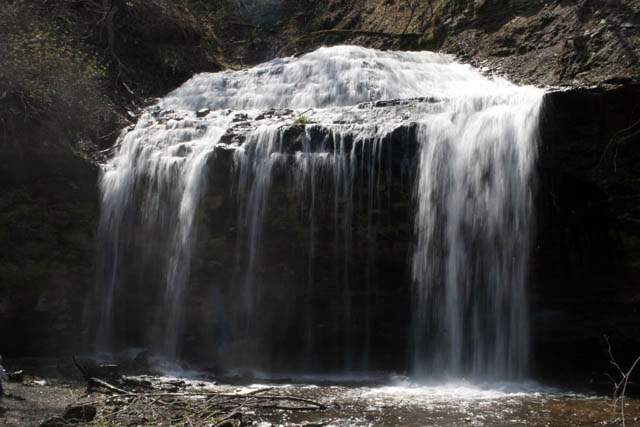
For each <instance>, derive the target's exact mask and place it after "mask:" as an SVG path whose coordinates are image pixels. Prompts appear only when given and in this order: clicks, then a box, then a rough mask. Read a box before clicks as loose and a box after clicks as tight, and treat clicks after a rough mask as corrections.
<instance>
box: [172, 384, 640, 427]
mask: <svg viewBox="0 0 640 427" xmlns="http://www.w3.org/2000/svg"><path fill="white" fill-rule="evenodd" d="M169 378H173V377H169ZM270 378H271V379H267V378H263V379H258V378H256V379H254V380H253V381H247V380H246V379H244V380H239V379H238V377H236V380H237V381H239V382H242V383H243V384H244V385H216V384H213V383H211V382H209V381H201V380H187V383H188V388H189V390H202V391H217V392H223V393H247V392H251V391H255V390H260V389H266V388H269V390H268V394H270V395H281V396H282V395H284V396H295V397H299V398H304V399H309V400H312V401H315V402H318V403H321V404H323V405H325V406H326V407H327V409H324V410H293V411H291V410H279V409H253V410H249V411H244V413H245V414H248V415H249V416H250V417H252V418H253V419H254V420H256V421H257V422H258V423H257V425H260V426H283V425H284V426H289V425H290V426H293V425H295V426H299V425H307V426H311V425H314V426H315V425H323V426H524V425H527V426H529V425H533V426H587V425H588V426H593V425H622V418H621V411H620V409H621V404H622V402H621V401H618V402H617V405H616V406H615V409H614V401H613V399H612V398H611V396H605V395H602V394H595V393H592V392H586V391H582V392H575V391H570V390H568V389H566V388H559V387H551V386H545V385H543V384H540V383H537V382H532V381H529V382H527V381H522V382H517V383H516V382H494V383H471V382H468V381H465V380H459V379H454V380H451V381H443V382H438V383H417V382H414V381H412V380H410V379H409V378H406V377H402V376H393V375H391V376H389V375H386V376H383V375H377V376H376V375H373V376H371V375H368V376H364V375H362V374H354V375H353V376H349V375H341V376H313V375H309V376H297V377H294V378H284V377H280V378H276V377H273V376H270ZM223 381H224V379H223ZM227 381H231V382H233V377H232V378H227ZM252 382H254V383H252ZM624 404H625V424H626V425H639V420H640V400H639V399H637V398H628V399H625V400H624Z"/></svg>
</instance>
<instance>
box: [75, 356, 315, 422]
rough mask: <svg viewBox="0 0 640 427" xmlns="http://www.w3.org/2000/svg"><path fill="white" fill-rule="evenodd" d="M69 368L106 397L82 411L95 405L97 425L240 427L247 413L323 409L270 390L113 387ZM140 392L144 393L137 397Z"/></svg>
mask: <svg viewBox="0 0 640 427" xmlns="http://www.w3.org/2000/svg"><path fill="white" fill-rule="evenodd" d="M73 362H74V364H75V365H76V367H77V368H78V370H79V371H80V372H81V373H82V375H83V377H84V378H85V380H86V381H87V385H88V392H89V393H90V394H91V393H92V392H99V393H104V394H105V395H106V396H105V397H103V398H100V399H96V400H93V401H89V402H82V404H84V405H96V407H97V408H98V415H97V416H96V422H98V423H100V422H104V423H111V424H115V425H120V424H129V425H134V424H138V423H139V424H148V423H149V422H151V423H153V424H180V425H214V426H219V427H222V426H235V427H238V426H244V425H247V423H248V422H249V418H248V415H247V412H250V413H252V414H256V413H259V412H260V411H267V412H268V411H271V410H279V411H319V410H325V409H327V406H326V405H324V404H323V403H321V402H317V401H314V400H311V399H306V398H302V397H299V396H288V395H282V394H275V393H273V391H274V388H273V387H264V388H260V389H256V390H250V391H247V392H243V393H228V392H227V393H224V392H219V391H209V390H207V391H204V390H203V391H197V390H188V389H187V390H184V391H174V389H173V388H171V389H169V391H167V390H166V389H165V387H166V386H172V387H180V386H181V387H187V385H186V384H185V383H184V382H182V381H180V382H162V383H158V384H156V383H155V382H153V380H152V379H147V378H146V377H145V378H136V377H123V376H120V377H119V379H118V380H117V385H115V384H113V383H112V382H109V381H106V380H105V379H102V378H97V377H94V376H91V373H92V369H91V368H90V367H87V366H84V365H83V364H82V363H80V362H79V361H78V360H77V359H76V358H75V357H74V358H73ZM141 389H142V391H141Z"/></svg>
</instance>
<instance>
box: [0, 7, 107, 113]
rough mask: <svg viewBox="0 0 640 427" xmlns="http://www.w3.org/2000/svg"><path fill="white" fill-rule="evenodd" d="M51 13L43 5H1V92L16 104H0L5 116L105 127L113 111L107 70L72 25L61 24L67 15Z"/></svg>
mask: <svg viewBox="0 0 640 427" xmlns="http://www.w3.org/2000/svg"><path fill="white" fill-rule="evenodd" d="M46 12H47V11H46V10H43V9H42V5H41V4H40V2H32V1H28V0H15V1H12V2H2V3H1V4H0V33H1V34H3V35H5V36H3V37H1V38H0V52H3V53H2V57H1V59H0V61H1V63H0V87H1V88H2V90H3V92H6V95H5V96H8V97H9V98H10V99H13V100H14V102H13V104H11V103H8V102H5V103H3V104H0V107H2V111H0V112H2V113H5V114H6V113H7V112H12V111H11V110H12V109H13V112H14V113H16V112H19V113H22V114H24V113H26V114H27V116H35V115H38V114H42V113H46V114H48V115H49V116H51V115H53V116H54V117H55V118H56V119H71V120H73V121H83V122H84V123H85V124H92V123H93V122H99V121H101V120H102V119H103V118H104V116H105V115H107V114H108V111H109V108H108V104H109V101H108V99H106V97H105V96H104V95H103V90H102V86H103V82H104V79H105V76H106V74H107V70H106V67H105V65H104V64H103V63H102V61H101V60H100V58H99V57H98V55H97V54H96V53H95V52H94V51H93V50H92V49H91V48H90V47H89V46H87V45H85V44H83V43H82V42H81V41H80V40H79V37H77V35H75V34H72V33H71V29H70V28H68V27H69V25H67V28H65V27H63V26H62V25H60V24H58V21H59V20H57V19H56V18H63V17H62V16H50V15H47V13H46Z"/></svg>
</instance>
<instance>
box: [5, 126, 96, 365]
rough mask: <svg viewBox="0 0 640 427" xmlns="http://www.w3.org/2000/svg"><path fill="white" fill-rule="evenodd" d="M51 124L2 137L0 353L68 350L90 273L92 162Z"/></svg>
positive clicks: (74, 339)
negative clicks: (80, 153) (76, 152)
mask: <svg viewBox="0 0 640 427" xmlns="http://www.w3.org/2000/svg"><path fill="white" fill-rule="evenodd" d="M54 129H56V128H55V127H53V126H52V124H40V126H34V127H31V126H25V125H17V126H16V127H15V128H13V129H11V128H10V129H9V130H8V132H7V133H5V134H4V136H5V139H2V140H0V141H1V142H0V188H2V191H1V192H0V240H1V243H2V244H1V245H0V278H1V279H0V294H1V295H2V298H0V337H1V338H0V340H1V341H2V343H3V353H4V354H5V355H7V356H17V355H21V356H22V355H24V356H27V355H44V354H47V355H51V354H58V353H67V352H71V351H73V346H74V344H75V343H77V339H78V336H77V332H78V325H79V323H80V312H81V310H82V307H83V299H84V297H83V295H84V292H85V290H86V289H87V288H88V286H89V285H90V284H91V283H92V281H93V278H94V272H93V264H94V258H95V254H94V235H95V224H96V222H95V221H96V216H97V198H98V194H97V191H96V182H97V176H98V168H97V167H96V166H94V165H92V164H90V163H88V162H87V161H85V160H84V159H83V158H82V157H80V156H79V155H76V154H74V152H73V151H72V150H71V149H70V147H69V146H67V145H65V144H64V143H61V140H63V141H64V140H65V138H67V136H66V135H65V134H64V130H54Z"/></svg>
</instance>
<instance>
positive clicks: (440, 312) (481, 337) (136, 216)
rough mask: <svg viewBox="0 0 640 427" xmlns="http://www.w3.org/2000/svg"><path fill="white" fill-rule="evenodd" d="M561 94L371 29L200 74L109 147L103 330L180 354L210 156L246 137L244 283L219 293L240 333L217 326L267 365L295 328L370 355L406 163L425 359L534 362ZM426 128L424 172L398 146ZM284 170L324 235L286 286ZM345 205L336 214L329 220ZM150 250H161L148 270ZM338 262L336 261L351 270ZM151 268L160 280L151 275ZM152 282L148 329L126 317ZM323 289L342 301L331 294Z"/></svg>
mask: <svg viewBox="0 0 640 427" xmlns="http://www.w3.org/2000/svg"><path fill="white" fill-rule="evenodd" d="M541 99H542V91H540V90H537V89H535V88H528V87H524V88H520V87H516V86H514V85H511V84H509V83H508V82H506V81H504V80H502V79H498V78H496V79H488V78H485V77H483V76H482V75H481V74H479V73H478V72H476V71H474V70H473V69H471V68H470V67H468V66H464V65H461V64H458V63H456V62H455V61H454V60H453V59H452V58H451V57H449V56H445V55H439V54H433V53H426V52H423V53H407V52H380V51H375V50H369V49H364V48H359V47H353V46H339V47H332V48H322V49H319V50H317V51H315V52H312V53H309V54H307V55H303V56H301V57H299V58H285V59H276V60H273V61H271V62H268V63H265V64H263V65H260V66H257V67H255V68H252V69H249V70H243V71H238V72H222V73H215V74H200V75H197V76H195V77H193V78H192V79H191V80H189V81H188V82H187V83H185V84H184V85H183V86H182V87H180V88H178V89H177V90H175V91H174V92H172V93H170V94H169V95H168V96H167V97H165V98H163V99H162V100H160V101H159V103H158V105H157V106H155V107H152V108H150V109H149V110H148V111H147V112H146V113H145V114H144V115H143V116H142V117H141V119H140V120H139V122H138V124H137V125H136V127H135V128H134V129H132V130H129V131H126V132H124V133H123V135H122V136H121V138H120V140H119V144H120V147H119V149H118V152H117V154H116V155H115V156H114V158H113V159H112V160H111V161H109V163H108V164H107V165H106V166H105V171H104V174H103V177H102V180H101V190H102V206H101V220H100V229H99V233H100V236H101V242H102V251H101V253H102V256H101V258H100V262H99V267H100V269H99V273H100V274H99V280H98V283H99V292H98V294H99V295H98V296H99V298H100V301H101V302H102V309H101V312H100V319H99V320H100V326H99V331H100V334H99V336H101V337H102V344H105V345H106V343H108V342H109V339H110V338H114V336H116V337H119V341H120V343H125V344H127V345H132V344H137V345H151V344H150V342H153V343H156V345H155V347H156V348H157V349H159V350H160V351H162V352H164V353H166V354H169V355H170V356H175V355H177V354H179V350H180V348H181V346H182V345H184V343H183V339H182V336H183V334H184V328H185V326H184V325H185V316H186V315H187V314H188V313H189V310H188V309H187V302H186V299H185V298H186V297H185V294H187V293H188V291H189V286H190V268H191V264H192V255H193V253H194V251H195V248H196V247H197V236H198V233H197V231H196V225H197V223H198V221H199V220H198V218H199V215H200V214H199V209H200V208H199V206H200V205H201V204H202V200H203V197H204V194H205V193H206V191H207V183H208V179H207V172H208V165H209V163H210V160H211V159H212V158H214V157H215V156H216V155H217V154H216V153H217V152H218V151H217V150H223V151H224V150H226V151H228V150H232V151H233V153H234V154H233V168H232V176H233V178H232V181H233V184H232V185H231V191H232V192H233V194H234V195H235V196H234V200H235V202H234V207H233V209H232V211H233V212H235V215H232V214H231V212H230V215H229V216H230V219H229V221H230V223H232V224H233V225H232V226H230V228H229V230H230V232H233V235H234V236H235V239H236V245H235V247H236V249H235V267H234V274H233V276H232V277H231V278H228V279H227V280H231V281H232V282H233V283H232V286H231V287H232V288H233V291H232V292H233V293H234V295H237V296H238V298H236V303H235V304H234V306H233V307H226V306H225V307H221V306H219V305H216V301H210V306H211V307H212V308H211V310H217V311H219V312H220V313H226V314H224V316H222V315H221V316H222V317H224V319H226V320H225V321H224V322H223V323H224V325H225V327H224V329H225V332H224V334H223V333H220V334H218V335H215V336H212V339H214V340H220V341H221V342H220V346H222V345H223V343H222V341H223V339H222V338H221V337H222V336H224V337H226V338H225V340H229V338H228V337H229V336H233V337H235V340H237V341H243V342H245V345H243V346H241V348H242V352H243V353H245V354H249V355H251V357H249V358H245V359H244V362H246V363H250V364H256V363H258V362H259V360H257V359H260V358H262V359H264V358H265V357H266V355H267V354H268V353H269V351H268V347H269V343H268V341H269V340H270V339H272V338H274V337H275V336H276V335H277V334H278V333H280V332H281V333H284V331H286V333H287V334H289V335H288V336H291V337H293V339H294V340H295V342H297V343H299V344H300V349H299V351H297V354H299V357H298V358H299V359H302V360H304V361H306V362H305V363H303V364H302V365H301V366H302V367H304V368H306V369H314V368H315V367H317V366H318V361H317V360H315V359H316V357H315V354H316V353H318V351H319V349H320V348H322V347H326V346H332V347H335V348H339V349H341V353H342V354H341V361H340V362H339V363H337V364H336V363H333V364H331V366H334V367H335V366H339V367H341V368H342V369H348V370H351V369H367V368H368V367H369V366H370V365H369V364H370V359H372V358H374V357H373V356H374V355H372V354H371V353H372V348H373V344H372V342H373V341H375V340H376V336H375V335H376V330H375V329H376V323H379V321H378V320H379V319H380V313H384V310H385V307H384V296H381V297H379V298H378V297H376V299H374V297H373V295H375V294H376V292H378V286H379V280H380V279H379V277H378V272H379V270H377V269H376V268H377V266H376V265H375V264H376V262H377V260H379V259H380V258H379V256H378V254H377V239H378V237H377V236H378V234H379V232H378V230H379V229H380V228H383V227H384V225H385V224H384V223H385V221H386V222H390V221H392V220H393V219H394V218H392V215H391V214H390V212H392V211H393V209H394V207H393V203H392V198H393V196H394V195H393V191H392V189H394V188H396V187H393V185H394V182H395V181H394V179H395V178H394V176H395V177H397V176H398V175H400V179H401V181H402V182H404V183H406V186H407V187H411V186H412V185H413V189H414V194H415V196H414V198H413V200H414V203H415V218H414V221H413V222H414V227H413V230H414V239H413V240H414V249H413V256H412V262H411V271H412V274H411V277H412V283H413V285H412V287H411V289H412V291H411V294H412V306H411V310H412V320H411V325H409V324H407V325H406V330H407V331H411V332H406V333H407V335H410V336H411V338H410V340H411V342H412V348H413V351H412V357H413V367H414V371H415V372H416V374H427V373H434V374H440V373H451V374H455V375H461V374H465V375H466V374H475V375H480V376H487V375H495V376H501V377H505V376H513V375H517V374H519V373H522V372H523V371H524V369H525V368H526V353H527V342H528V338H527V337H528V327H527V303H526V297H525V295H526V293H525V279H526V274H527V273H526V272H527V256H528V252H529V241H530V227H531V215H532V214H531V210H532V208H531V197H532V195H531V188H530V184H531V180H532V170H533V165H534V160H535V154H536V147H535V143H536V131H537V114H538V110H539V107H540V103H541ZM287 109H292V110H287ZM232 110H234V111H232ZM412 140H415V141H414V142H416V143H417V145H418V150H417V154H416V156H417V161H416V162H414V163H413V164H417V167H418V170H417V172H415V173H413V176H415V182H414V183H412V180H413V178H411V179H409V178H410V175H412V174H411V173H407V171H408V170H409V171H410V170H411V168H412V162H413V160H412V157H411V156H410V155H409V154H407V153H408V151H406V150H405V151H403V153H404V154H403V156H404V157H403V158H400V159H398V158H397V157H398V153H397V150H396V148H394V147H395V145H394V144H397V143H398V141H400V145H402V146H403V147H405V146H409V145H411V141H412ZM409 151H410V150H409ZM394 156H395V157H394ZM392 157H393V159H392ZM398 164H401V165H402V167H396V166H394V165H398ZM209 172H210V171H209ZM276 184H277V185H280V186H282V185H284V186H285V187H286V188H291V190H292V191H291V192H290V193H287V196H286V197H288V199H287V200H288V203H291V204H292V205H293V206H295V207H296V208H295V210H296V212H297V214H296V215H297V218H298V221H299V223H300V224H303V225H304V227H305V230H304V232H303V233H302V235H303V236H304V239H308V242H306V249H305V251H306V254H305V255H306V267H305V268H304V270H305V271H304V274H303V275H302V276H301V277H300V279H299V282H300V283H299V284H298V285H297V287H296V288H295V289H294V290H290V289H288V290H287V292H284V291H283V292H280V293H277V295H275V296H274V295H272V293H273V292H275V291H272V290H271V289H272V288H274V286H275V283H274V278H273V277H267V276H266V273H265V265H264V262H265V261H264V257H265V256H266V255H269V254H265V253H264V250H263V248H264V246H265V244H266V243H267V241H268V240H269V239H273V236H274V235H277V232H276V231H274V230H273V229H271V228H269V229H265V223H266V216H268V215H269V211H270V209H274V208H275V207H274V204H275V203H276V202H275V201H272V200H271V193H272V191H273V187H274V186H276ZM403 185H404V184H403ZM283 197H284V196H283ZM326 224H329V226H328V227H329V228H331V232H330V233H327V232H326V231H325V232H322V231H321V230H326V228H322V226H323V225H326ZM291 226H292V227H293V225H291ZM274 233H275V234H274ZM327 240H331V241H332V244H331V245H332V249H331V252H332V253H333V255H332V256H331V258H332V260H331V270H332V271H331V273H330V274H328V273H327V272H326V271H325V270H326V268H325V264H326V262H325V261H326V258H327V257H326V256H324V254H325V252H326V248H324V246H323V245H324V242H326V241H327ZM321 249H322V250H321ZM301 255H302V254H301ZM214 256H215V254H214ZM356 258H357V259H363V260H364V261H362V262H355V261H354V259H356ZM135 262H140V263H143V264H144V265H151V266H153V265H155V266H156V268H144V269H143V268H140V269H138V268H136V266H135V265H134V264H133V263H135ZM361 264H362V265H361ZM283 274H284V273H283ZM141 275H151V276H152V277H151V278H149V277H146V278H143V277H141ZM321 276H323V277H327V276H331V278H332V279H331V284H330V285H329V286H327V284H326V281H322V280H321V278H320V277H321ZM283 277H284V276H282V278H283ZM278 280H279V279H278V278H276V281H278ZM296 280H298V279H296ZM149 282H153V283H154V285H153V289H150V290H145V289H140V288H139V287H137V288H136V283H149ZM210 286H212V287H214V288H216V287H220V288H222V287H225V288H226V287H228V284H227V283H212V284H210ZM159 290H161V292H158V291H159ZM145 292H148V293H149V294H150V295H149V298H155V299H156V301H155V304H154V307H156V311H155V315H154V316H153V322H152V324H151V325H149V326H148V328H147V329H148V333H146V332H144V331H143V332H138V334H137V335H136V334H135V333H132V332H126V331H127V327H126V323H127V321H126V320H122V319H121V318H122V317H123V316H125V314H126V312H127V311H126V310H127V309H126V307H125V306H126V303H127V301H129V300H130V299H133V298H129V296H130V295H131V294H136V293H137V294H140V293H145ZM154 293H155V294H158V295H160V294H161V295H162V296H156V295H155V294H154ZM327 294H329V296H327ZM274 300H275V302H274ZM317 300H321V301H323V302H326V301H331V305H330V306H327V307H318V306H317V305H318V304H317V303H316V302H314V301H317ZM380 301H381V302H380ZM384 315H385V316H389V317H393V316H400V317H402V315H403V313H394V312H389V313H384ZM127 316H129V317H131V316H132V315H130V314H128V315H127ZM119 319H120V320H119ZM146 319H147V321H148V319H149V318H148V316H147V318H146ZM377 319H378V320H377ZM138 329H139V328H138ZM143 329H144V328H143ZM123 331H125V332H123ZM123 334H124V335H127V337H126V339H123V338H122V336H121V335H123ZM150 337H151V338H150ZM153 337H156V338H160V337H161V338H162V339H156V338H153ZM408 340H409V339H407V341H408ZM158 342H161V343H162V344H161V345H157V343H158ZM396 351H398V352H403V351H404V350H403V349H402V348H398V349H397V350H396ZM234 360H235V359H234ZM262 362H264V360H262ZM264 365H265V363H263V366H264ZM266 366H267V367H268V362H267V363H266Z"/></svg>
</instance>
